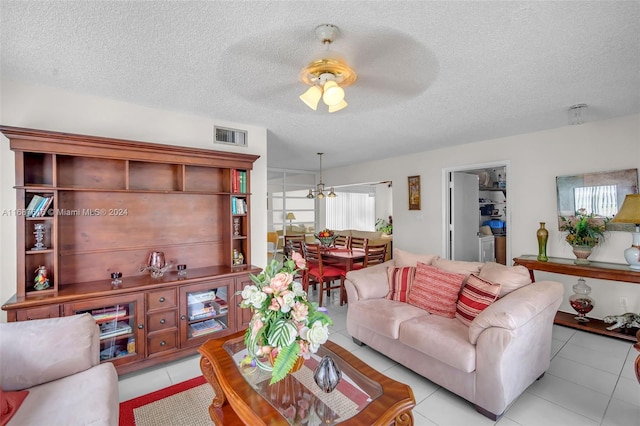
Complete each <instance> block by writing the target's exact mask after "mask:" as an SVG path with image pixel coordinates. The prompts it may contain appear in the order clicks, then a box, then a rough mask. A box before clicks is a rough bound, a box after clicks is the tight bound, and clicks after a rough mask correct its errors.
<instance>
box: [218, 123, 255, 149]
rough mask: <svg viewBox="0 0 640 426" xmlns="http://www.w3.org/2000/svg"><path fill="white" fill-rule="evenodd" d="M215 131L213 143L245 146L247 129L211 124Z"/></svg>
mask: <svg viewBox="0 0 640 426" xmlns="http://www.w3.org/2000/svg"><path fill="white" fill-rule="evenodd" d="M213 129H214V131H215V141H214V142H215V143H224V144H227V145H236V146H247V131H246V130H238V129H229V128H226V127H218V126H213Z"/></svg>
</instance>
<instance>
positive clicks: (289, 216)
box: [286, 212, 296, 228]
mask: <svg viewBox="0 0 640 426" xmlns="http://www.w3.org/2000/svg"><path fill="white" fill-rule="evenodd" d="M286 219H287V220H288V221H289V228H291V226H292V223H291V221H293V220H296V215H295V214H293V213H291V212H289V213H287V217H286Z"/></svg>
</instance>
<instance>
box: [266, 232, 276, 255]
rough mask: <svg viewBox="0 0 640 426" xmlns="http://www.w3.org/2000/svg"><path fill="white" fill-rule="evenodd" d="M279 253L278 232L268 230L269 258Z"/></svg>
mask: <svg viewBox="0 0 640 426" xmlns="http://www.w3.org/2000/svg"><path fill="white" fill-rule="evenodd" d="M277 253H278V233H277V232H267V259H268V260H269V261H271V259H275V258H276V255H277Z"/></svg>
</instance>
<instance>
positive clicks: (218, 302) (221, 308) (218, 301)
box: [213, 297, 229, 314]
mask: <svg viewBox="0 0 640 426" xmlns="http://www.w3.org/2000/svg"><path fill="white" fill-rule="evenodd" d="M213 306H214V307H215V309H216V312H217V313H219V314H226V313H227V312H229V305H227V301H226V300H224V299H222V298H220V297H216V298H215V300H214V301H213Z"/></svg>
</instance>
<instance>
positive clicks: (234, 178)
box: [231, 169, 247, 193]
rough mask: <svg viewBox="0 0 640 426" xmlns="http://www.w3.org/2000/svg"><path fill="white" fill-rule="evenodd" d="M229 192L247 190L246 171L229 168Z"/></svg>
mask: <svg viewBox="0 0 640 426" xmlns="http://www.w3.org/2000/svg"><path fill="white" fill-rule="evenodd" d="M231 192H233V193H246V192H247V171H246V170H237V169H231Z"/></svg>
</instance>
